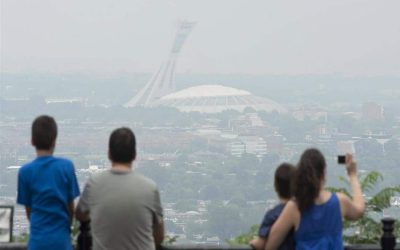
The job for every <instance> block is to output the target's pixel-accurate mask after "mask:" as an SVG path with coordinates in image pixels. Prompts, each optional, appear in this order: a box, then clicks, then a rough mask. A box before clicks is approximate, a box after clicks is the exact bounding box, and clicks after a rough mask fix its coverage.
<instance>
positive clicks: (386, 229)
mask: <svg viewBox="0 0 400 250" xmlns="http://www.w3.org/2000/svg"><path fill="white" fill-rule="evenodd" d="M394 223H395V220H394V219H392V218H385V219H382V231H383V233H382V237H381V240H380V242H379V243H377V244H376V245H369V244H367V245H348V246H345V250H395V249H396V250H400V247H396V238H395V236H394V234H393V232H394ZM79 230H80V233H79V236H78V241H77V246H76V250H91V249H92V248H91V245H92V236H91V234H90V224H89V222H86V223H85V222H84V223H81V225H80V228H79ZM0 250H27V247H26V244H22V243H0ZM158 250H251V247H249V246H218V245H163V246H160V247H159V249H158Z"/></svg>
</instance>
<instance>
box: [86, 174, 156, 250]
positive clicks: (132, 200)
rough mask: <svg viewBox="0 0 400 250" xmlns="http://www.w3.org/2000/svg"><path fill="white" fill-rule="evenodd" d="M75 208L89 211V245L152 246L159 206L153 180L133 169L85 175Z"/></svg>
mask: <svg viewBox="0 0 400 250" xmlns="http://www.w3.org/2000/svg"><path fill="white" fill-rule="evenodd" d="M78 208H79V209H81V210H82V211H90V218H91V228H92V237H93V249H94V250H98V249H107V250H110V249H118V250H124V249H130V250H131V249H138V250H139V249H140V250H147V249H149V250H152V249H154V248H155V245H154V239H153V225H154V224H158V223H161V222H162V208H161V204H160V197H159V193H158V190H157V187H156V185H155V183H154V182H153V181H151V180H150V179H147V178H145V177H144V176H142V175H140V174H137V173H136V172H135V171H119V170H113V169H111V170H107V171H105V172H102V173H100V174H97V175H94V176H93V177H92V178H90V179H89V181H88V183H87V185H86V187H85V190H84V192H83V193H82V196H81V200H80V202H79V207H78Z"/></svg>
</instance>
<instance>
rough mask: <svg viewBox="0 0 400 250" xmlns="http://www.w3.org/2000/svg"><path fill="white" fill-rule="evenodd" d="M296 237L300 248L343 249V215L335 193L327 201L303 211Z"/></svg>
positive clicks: (304, 249)
mask: <svg viewBox="0 0 400 250" xmlns="http://www.w3.org/2000/svg"><path fill="white" fill-rule="evenodd" d="M295 239H296V249H300V250H310V249H313V250H314V249H315V250H317V249H326V250H343V239H342V215H341V212H340V203H339V199H338V197H337V195H336V194H335V193H332V195H331V197H330V198H329V200H328V201H327V202H325V203H323V204H321V205H313V206H312V207H311V208H309V209H307V210H306V211H305V212H303V214H302V215H301V219H300V225H299V228H298V229H297V231H296V233H295Z"/></svg>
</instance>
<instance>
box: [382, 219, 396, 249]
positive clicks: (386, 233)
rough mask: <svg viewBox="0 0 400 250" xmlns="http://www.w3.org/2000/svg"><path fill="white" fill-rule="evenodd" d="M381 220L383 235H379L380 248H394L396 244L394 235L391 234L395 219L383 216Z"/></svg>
mask: <svg viewBox="0 0 400 250" xmlns="http://www.w3.org/2000/svg"><path fill="white" fill-rule="evenodd" d="M381 221H382V224H383V227H382V229H383V235H382V237H381V247H382V250H394V247H395V246H396V237H395V236H394V234H393V231H394V222H395V220H394V219H392V218H384V219H382V220H381Z"/></svg>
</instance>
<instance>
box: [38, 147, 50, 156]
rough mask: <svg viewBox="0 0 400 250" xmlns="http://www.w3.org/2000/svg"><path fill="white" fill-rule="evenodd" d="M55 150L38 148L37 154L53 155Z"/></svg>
mask: <svg viewBox="0 0 400 250" xmlns="http://www.w3.org/2000/svg"><path fill="white" fill-rule="evenodd" d="M53 152H54V150H52V149H36V155H37V156H38V157H40V156H52V155H53Z"/></svg>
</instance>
